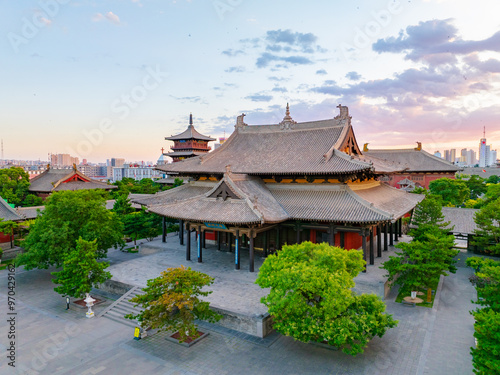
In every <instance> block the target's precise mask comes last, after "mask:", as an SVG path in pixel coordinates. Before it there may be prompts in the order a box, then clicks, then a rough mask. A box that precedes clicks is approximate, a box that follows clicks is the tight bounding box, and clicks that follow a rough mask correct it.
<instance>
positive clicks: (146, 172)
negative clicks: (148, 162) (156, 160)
mask: <svg viewBox="0 0 500 375" xmlns="http://www.w3.org/2000/svg"><path fill="white" fill-rule="evenodd" d="M154 168H155V167H153V166H142V165H138V164H124V165H123V167H121V168H120V167H113V174H112V181H113V182H116V181H121V180H122V179H124V178H133V179H134V180H136V181H140V180H142V179H143V178H150V179H152V180H154V179H158V178H161V177H162V176H163V174H162V173H160V172H159V171H157V170H155V169H154Z"/></svg>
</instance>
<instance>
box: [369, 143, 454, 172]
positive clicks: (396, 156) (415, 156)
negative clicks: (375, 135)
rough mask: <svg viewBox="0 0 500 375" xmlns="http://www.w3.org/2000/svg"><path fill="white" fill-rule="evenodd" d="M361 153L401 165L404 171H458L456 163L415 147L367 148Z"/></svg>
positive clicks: (371, 157)
mask: <svg viewBox="0 0 500 375" xmlns="http://www.w3.org/2000/svg"><path fill="white" fill-rule="evenodd" d="M363 155H364V157H365V158H367V159H373V160H375V159H378V160H379V161H383V162H392V163H395V164H396V165H400V166H402V167H403V168H404V169H405V170H404V172H451V173H454V172H458V171H460V170H462V169H461V168H459V167H457V166H456V165H454V164H452V163H450V162H448V161H446V160H443V159H441V158H438V157H437V156H434V155H432V154H430V153H428V152H427V151H424V150H422V149H420V147H417V148H410V149H394V150H368V151H364V152H363Z"/></svg>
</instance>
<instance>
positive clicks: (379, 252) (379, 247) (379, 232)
mask: <svg viewBox="0 0 500 375" xmlns="http://www.w3.org/2000/svg"><path fill="white" fill-rule="evenodd" d="M381 256H382V224H379V225H377V258H380V257H381Z"/></svg>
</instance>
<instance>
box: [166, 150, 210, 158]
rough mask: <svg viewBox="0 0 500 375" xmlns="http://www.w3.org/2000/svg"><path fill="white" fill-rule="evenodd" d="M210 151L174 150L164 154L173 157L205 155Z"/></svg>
mask: <svg viewBox="0 0 500 375" xmlns="http://www.w3.org/2000/svg"><path fill="white" fill-rule="evenodd" d="M207 152H208V150H207V151H205V152H201V151H172V152H169V153H167V154H164V155H165V156H170V157H171V158H174V157H183V156H200V155H205V154H206V153H207Z"/></svg>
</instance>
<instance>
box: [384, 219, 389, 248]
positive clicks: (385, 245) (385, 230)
mask: <svg viewBox="0 0 500 375" xmlns="http://www.w3.org/2000/svg"><path fill="white" fill-rule="evenodd" d="M388 225H389V224H387V223H385V224H384V251H387V249H388V248H389V244H388V243H387V226H388Z"/></svg>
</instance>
